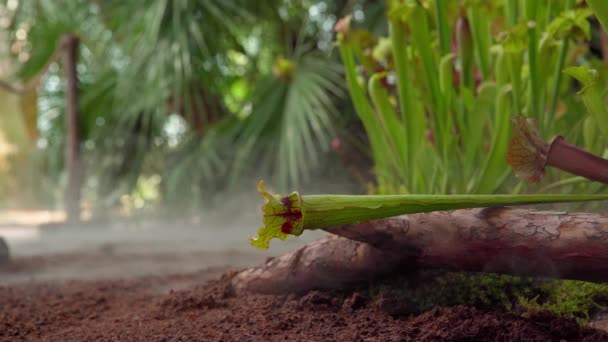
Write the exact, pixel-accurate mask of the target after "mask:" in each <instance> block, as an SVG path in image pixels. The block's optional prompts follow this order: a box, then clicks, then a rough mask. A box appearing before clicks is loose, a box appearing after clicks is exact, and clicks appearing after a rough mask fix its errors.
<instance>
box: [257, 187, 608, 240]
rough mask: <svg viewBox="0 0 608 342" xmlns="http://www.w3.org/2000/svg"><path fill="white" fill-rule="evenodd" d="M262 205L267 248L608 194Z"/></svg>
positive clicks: (324, 198) (285, 199)
mask: <svg viewBox="0 0 608 342" xmlns="http://www.w3.org/2000/svg"><path fill="white" fill-rule="evenodd" d="M258 190H259V191H260V193H261V194H262V196H263V197H264V199H265V200H266V204H265V205H264V206H263V207H262V210H263V212H264V227H262V228H261V229H259V231H258V234H259V236H258V237H256V238H252V239H251V240H250V241H251V244H252V245H254V246H256V247H258V248H261V249H267V248H268V245H269V243H270V240H272V239H273V238H279V239H281V240H285V239H287V238H288V237H289V236H290V235H301V234H302V233H303V231H304V230H314V229H321V228H331V227H339V226H342V225H346V224H355V223H360V222H365V221H370V220H375V219H382V218H386V217H391V216H397V215H404V214H414V213H424V212H431V211H440V210H455V209H466V208H480V207H487V206H504V205H523V204H539V203H559V202H582V201H596V200H604V199H608V195H387V196H382V195H375V196H374V195H361V196H357V195H308V196H301V195H300V194H299V193H297V192H293V193H291V194H290V195H287V196H282V195H278V194H273V193H270V192H268V191H267V190H266V189H265V188H264V184H263V183H262V182H260V184H259V185H258Z"/></svg>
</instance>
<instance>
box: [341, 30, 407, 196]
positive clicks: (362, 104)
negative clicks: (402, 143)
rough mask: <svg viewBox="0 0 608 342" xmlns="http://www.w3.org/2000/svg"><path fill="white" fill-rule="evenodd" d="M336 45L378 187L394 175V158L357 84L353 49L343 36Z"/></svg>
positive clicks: (384, 184) (385, 183)
mask: <svg viewBox="0 0 608 342" xmlns="http://www.w3.org/2000/svg"><path fill="white" fill-rule="evenodd" d="M338 47H339V50H340V55H341V57H342V62H343V63H344V69H345V73H346V83H347V85H348V90H349V93H350V95H351V99H352V101H353V105H354V107H355V110H356V112H357V114H358V115H359V118H360V119H361V122H362V123H363V126H364V127H365V130H366V131H367V132H368V136H369V139H370V145H371V150H372V155H373V158H374V162H375V165H374V171H375V173H376V177H377V179H378V186H379V187H380V188H383V187H386V186H388V185H389V184H391V182H390V178H391V175H394V174H395V173H394V172H395V170H394V169H393V168H392V167H391V163H393V162H394V158H392V157H391V155H390V153H389V151H390V149H389V148H388V146H387V145H386V143H385V142H384V139H385V137H384V134H383V132H382V128H381V127H380V125H379V124H378V120H376V118H375V114H374V110H373V108H372V106H371V104H370V103H369V101H368V99H367V96H366V94H365V91H364V90H363V88H362V87H361V86H360V85H359V82H358V81H357V69H356V64H355V58H354V56H353V51H352V49H351V47H350V43H349V42H346V41H344V38H342V39H341V38H339V39H338Z"/></svg>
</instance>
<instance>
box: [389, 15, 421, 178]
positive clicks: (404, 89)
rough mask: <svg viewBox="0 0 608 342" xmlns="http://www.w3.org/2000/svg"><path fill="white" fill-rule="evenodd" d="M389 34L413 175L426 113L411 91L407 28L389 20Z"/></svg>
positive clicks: (398, 22) (409, 171) (410, 168)
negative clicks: (415, 102)
mask: <svg viewBox="0 0 608 342" xmlns="http://www.w3.org/2000/svg"><path fill="white" fill-rule="evenodd" d="M389 32H390V38H391V41H392V44H391V46H392V49H393V63H394V65H395V75H396V76H397V94H398V95H399V109H400V112H401V121H402V123H403V128H404V137H405V138H406V144H407V147H406V148H407V154H406V156H405V157H406V160H407V163H408V168H407V170H408V173H409V174H411V175H413V171H412V170H413V169H414V165H413V162H414V155H415V153H416V151H417V150H418V147H419V145H420V139H421V137H422V133H423V132H424V128H425V118H424V112H423V111H418V110H416V108H415V107H414V101H415V96H416V94H415V92H414V91H413V90H412V89H411V87H412V82H411V81H410V78H409V70H408V69H409V65H408V63H409V61H408V56H407V46H406V37H405V26H404V24H403V22H402V21H401V20H400V19H399V18H393V19H391V20H389Z"/></svg>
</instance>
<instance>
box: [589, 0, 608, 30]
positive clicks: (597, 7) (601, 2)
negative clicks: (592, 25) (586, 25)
mask: <svg viewBox="0 0 608 342" xmlns="http://www.w3.org/2000/svg"><path fill="white" fill-rule="evenodd" d="M587 4H589V7H591V10H593V13H594V14H595V16H596V17H597V20H599V21H600V23H601V24H602V26H603V27H604V30H605V31H607V32H608V1H606V0H587Z"/></svg>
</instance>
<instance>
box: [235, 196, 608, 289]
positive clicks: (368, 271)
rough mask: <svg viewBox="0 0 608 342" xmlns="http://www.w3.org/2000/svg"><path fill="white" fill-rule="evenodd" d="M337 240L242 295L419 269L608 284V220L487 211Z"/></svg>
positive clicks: (294, 256) (271, 266)
mask: <svg viewBox="0 0 608 342" xmlns="http://www.w3.org/2000/svg"><path fill="white" fill-rule="evenodd" d="M328 231H329V232H331V233H332V234H333V235H329V236H327V237H324V238H321V239H319V240H317V241H313V242H311V243H309V244H308V245H306V246H304V247H302V248H300V249H298V250H296V251H293V252H290V253H287V254H285V255H283V256H280V257H277V258H273V259H270V260H268V261H267V262H266V263H264V264H263V265H260V266H258V267H253V268H250V269H247V270H244V271H242V272H240V273H239V274H237V275H236V276H235V277H234V278H233V283H232V284H233V286H234V288H235V290H236V291H254V292H261V293H290V292H295V293H298V292H300V293H301V292H305V291H307V290H310V289H314V288H342V287H345V286H348V285H350V284H353V283H357V282H361V281H366V280H369V279H372V278H374V277H378V276H382V275H386V274H389V273H396V272H401V271H403V270H404V269H408V268H412V267H413V266H425V267H435V268H445V269H450V270H460V271H469V272H492V273H501V274H511V275H527V276H539V277H551V278H563V279H578V280H587V281H596V282H603V281H608V216H605V215H600V214H592V213H566V212H552V211H534V210H527V209H515V208H504V207H497V208H484V209H464V210H454V211H440V212H431V213H424V214H413V215H403V216H396V217H391V218H387V219H382V220H375V221H369V222H364V223H359V224H353V225H347V226H341V227H334V228H331V229H328Z"/></svg>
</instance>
